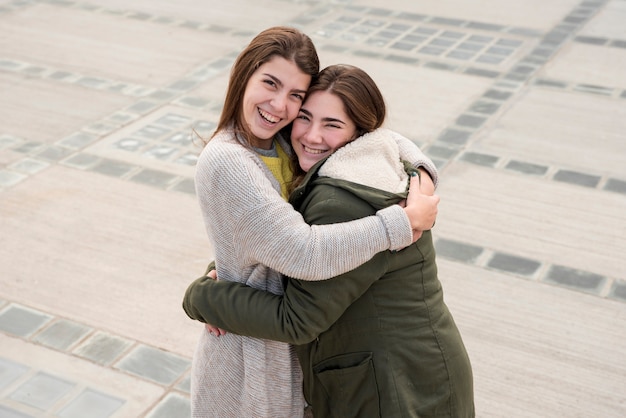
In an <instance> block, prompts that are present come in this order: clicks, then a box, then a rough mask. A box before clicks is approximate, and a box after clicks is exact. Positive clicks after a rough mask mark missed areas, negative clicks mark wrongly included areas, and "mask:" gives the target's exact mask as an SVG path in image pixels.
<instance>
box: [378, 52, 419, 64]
mask: <svg viewBox="0 0 626 418" xmlns="http://www.w3.org/2000/svg"><path fill="white" fill-rule="evenodd" d="M385 60H386V61H391V62H401V63H403V64H417V63H418V62H419V60H418V59H417V58H413V57H403V56H402V55H394V54H390V55H386V56H385Z"/></svg>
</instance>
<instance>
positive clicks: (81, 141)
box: [58, 132, 98, 149]
mask: <svg viewBox="0 0 626 418" xmlns="http://www.w3.org/2000/svg"><path fill="white" fill-rule="evenodd" d="M97 139H98V136H97V135H93V134H89V133H86V132H76V133H74V134H72V135H70V136H68V137H66V138H63V139H62V140H60V141H59V142H58V144H59V145H63V146H64V147H67V148H72V149H80V148H83V147H85V146H87V145H90V144H92V143H94V142H95V141H96V140H97Z"/></svg>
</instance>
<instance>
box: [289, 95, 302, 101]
mask: <svg viewBox="0 0 626 418" xmlns="http://www.w3.org/2000/svg"><path fill="white" fill-rule="evenodd" d="M291 96H292V97H294V98H295V99H296V100H299V101H301V102H303V101H304V94H301V93H294V94H292V95H291Z"/></svg>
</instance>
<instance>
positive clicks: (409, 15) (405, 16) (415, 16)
mask: <svg viewBox="0 0 626 418" xmlns="http://www.w3.org/2000/svg"><path fill="white" fill-rule="evenodd" d="M398 18H400V19H406V20H413V21H415V22H421V21H423V20H426V16H425V15H420V14H416V13H408V12H402V13H400V14H398Z"/></svg>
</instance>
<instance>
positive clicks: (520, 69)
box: [511, 65, 537, 75]
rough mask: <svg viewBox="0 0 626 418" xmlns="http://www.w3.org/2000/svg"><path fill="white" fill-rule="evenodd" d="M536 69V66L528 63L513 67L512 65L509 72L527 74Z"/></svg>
mask: <svg viewBox="0 0 626 418" xmlns="http://www.w3.org/2000/svg"><path fill="white" fill-rule="evenodd" d="M536 69H537V67H532V66H530V65H516V66H515V67H513V69H512V70H511V72H514V73H518V74H524V75H528V74H531V73H532V72H533V71H535V70H536Z"/></svg>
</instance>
